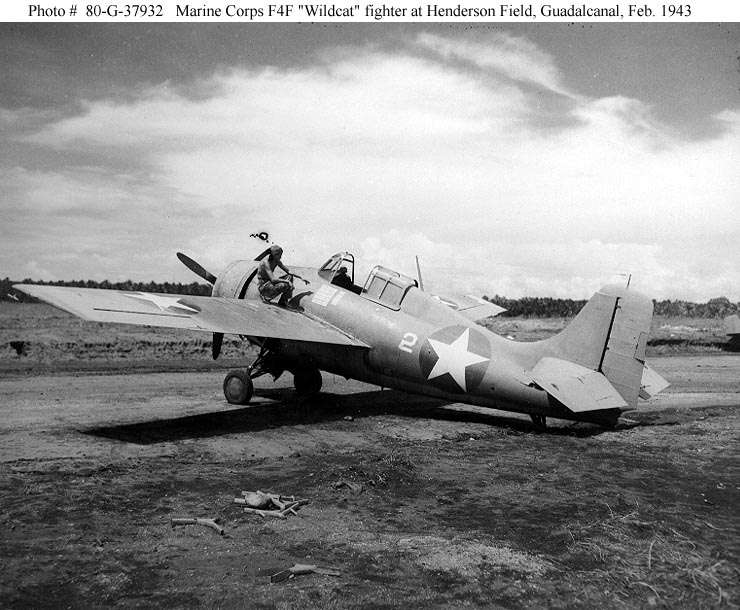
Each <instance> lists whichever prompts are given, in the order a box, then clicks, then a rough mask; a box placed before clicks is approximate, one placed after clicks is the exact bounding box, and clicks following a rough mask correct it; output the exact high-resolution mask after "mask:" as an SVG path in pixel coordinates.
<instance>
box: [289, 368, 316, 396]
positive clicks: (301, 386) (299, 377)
mask: <svg viewBox="0 0 740 610" xmlns="http://www.w3.org/2000/svg"><path fill="white" fill-rule="evenodd" d="M322 383H323V380H322V379H321V371H319V369H299V370H297V371H296V372H295V373H294V374H293V385H294V386H295V389H296V392H298V394H299V395H300V396H306V395H309V394H318V393H319V391H320V390H321V384H322Z"/></svg>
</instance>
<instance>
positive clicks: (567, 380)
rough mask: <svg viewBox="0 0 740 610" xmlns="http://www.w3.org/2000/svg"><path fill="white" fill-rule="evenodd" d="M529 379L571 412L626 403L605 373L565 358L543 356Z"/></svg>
mask: <svg viewBox="0 0 740 610" xmlns="http://www.w3.org/2000/svg"><path fill="white" fill-rule="evenodd" d="M532 379H533V380H534V382H535V383H536V384H537V385H539V386H540V387H541V388H542V389H544V390H545V391H546V392H547V393H548V394H550V395H551V396H553V397H554V398H556V399H557V400H559V401H560V402H561V403H563V404H564V405H565V406H566V407H568V409H570V410H571V411H573V412H574V413H581V412H584V411H600V410H602V409H619V408H624V407H626V406H627V403H626V402H625V400H624V399H623V398H622V396H621V395H620V394H619V392H618V391H617V390H616V388H615V387H614V386H613V385H612V384H611V383H609V380H608V379H607V378H606V377H605V376H604V375H602V374H601V373H599V372H598V371H593V370H591V369H588V368H586V367H584V366H581V365H580V364H576V363H574V362H569V361H567V360H560V359H559V358H542V360H540V361H539V362H538V363H537V365H536V366H535V367H534V368H533V369H532Z"/></svg>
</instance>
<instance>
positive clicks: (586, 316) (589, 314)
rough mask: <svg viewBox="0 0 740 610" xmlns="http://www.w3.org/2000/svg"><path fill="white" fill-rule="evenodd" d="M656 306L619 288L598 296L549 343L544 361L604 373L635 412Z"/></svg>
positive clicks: (606, 289)
mask: <svg viewBox="0 0 740 610" xmlns="http://www.w3.org/2000/svg"><path fill="white" fill-rule="evenodd" d="M652 317H653V303H652V301H651V300H650V299H649V298H648V297H646V296H645V295H643V294H640V293H639V292H634V291H631V290H627V289H625V288H623V287H621V286H606V287H604V288H602V289H601V290H599V291H598V292H597V293H596V294H594V296H593V297H592V298H591V300H590V301H589V302H588V303H586V306H585V307H584V308H583V309H582V310H581V312H580V313H579V314H578V315H577V316H576V318H575V319H574V320H573V322H571V324H569V325H568V326H567V327H566V328H565V329H564V330H563V331H562V332H561V333H559V334H558V335H556V336H555V337H552V338H551V339H548V340H547V341H545V354H544V355H545V356H549V357H553V358H558V359H562V360H567V361H569V362H573V363H576V364H578V365H580V366H582V367H585V368H586V369H590V370H592V371H597V372H600V373H602V374H603V375H604V376H605V377H606V378H607V380H608V381H609V383H610V384H611V385H612V386H613V387H614V389H615V390H616V391H617V392H618V393H619V395H620V396H621V397H622V398H623V399H624V401H625V402H626V403H627V405H628V407H629V408H635V407H636V406H637V399H638V397H639V395H640V389H641V387H642V379H643V370H644V367H645V348H646V346H647V340H648V335H649V333H650V323H651V320H652Z"/></svg>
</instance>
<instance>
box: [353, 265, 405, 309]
mask: <svg viewBox="0 0 740 610" xmlns="http://www.w3.org/2000/svg"><path fill="white" fill-rule="evenodd" d="M418 285H419V284H418V282H417V281H416V280H415V279H414V278H411V277H407V276H405V275H401V274H400V273H397V272H396V271H392V270H391V269H387V268H386V267H381V266H380V265H376V266H375V268H374V269H373V270H372V271H371V272H370V275H369V276H368V278H367V281H366V282H365V287H364V288H363V289H362V296H364V297H365V298H366V299H369V300H371V301H375V302H376V303H380V304H381V305H385V306H386V307H390V308H391V309H400V308H401V301H403V297H405V296H406V293H407V292H408V291H409V288H412V287H414V286H416V287H418Z"/></svg>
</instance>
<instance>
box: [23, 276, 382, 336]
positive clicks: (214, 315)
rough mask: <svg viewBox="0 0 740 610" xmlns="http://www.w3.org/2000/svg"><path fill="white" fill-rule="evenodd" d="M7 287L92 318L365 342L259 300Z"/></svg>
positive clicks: (31, 286) (63, 288)
mask: <svg viewBox="0 0 740 610" xmlns="http://www.w3.org/2000/svg"><path fill="white" fill-rule="evenodd" d="M13 287H14V288H16V289H17V290H20V291H22V292H25V293H26V294H30V295H31V296H33V297H36V298H37V299H41V300H42V301H46V302H47V303H49V304H51V305H54V306H55V307H58V308H59V309H63V310H64V311H68V312H69V313H72V314H74V315H76V316H79V317H80V318H83V319H85V320H90V321H93V322H113V323H118V324H138V325H143V326H164V327H167V328H183V329H187V330H201V331H208V332H215V333H224V334H233V335H247V336H252V337H269V338H275V339H288V340H293V341H311V342H315V343H328V344H332V345H355V346H360V347H368V345H367V344H365V343H363V342H362V341H360V340H358V339H355V338H354V337H351V336H350V335H347V334H345V333H343V332H341V331H340V330H338V329H336V328H334V327H333V326H328V325H326V324H324V323H322V322H320V321H318V320H316V319H314V318H310V317H308V316H307V315H304V314H302V313H300V312H296V311H290V310H286V309H283V308H280V307H277V306H275V305H267V304H265V303H262V302H261V301H255V300H249V299H228V298H224V297H203V296H189V295H181V294H157V293H150V292H133V291H131V292H129V291H125V290H102V289H93V288H69V287H61V286H35V285H30V284H16V285H15V286H13Z"/></svg>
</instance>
